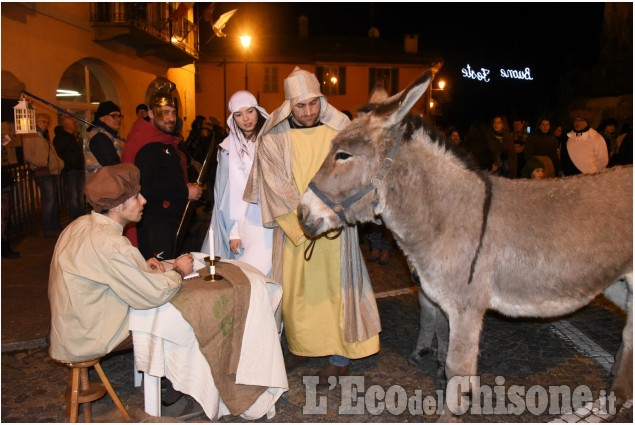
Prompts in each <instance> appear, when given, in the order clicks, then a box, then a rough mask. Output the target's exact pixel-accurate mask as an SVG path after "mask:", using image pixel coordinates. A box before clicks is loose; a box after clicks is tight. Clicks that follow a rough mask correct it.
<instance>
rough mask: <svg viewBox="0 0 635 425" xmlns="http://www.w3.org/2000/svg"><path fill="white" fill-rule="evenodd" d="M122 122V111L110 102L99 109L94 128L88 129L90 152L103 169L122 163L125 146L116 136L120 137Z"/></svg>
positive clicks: (103, 103)
mask: <svg viewBox="0 0 635 425" xmlns="http://www.w3.org/2000/svg"><path fill="white" fill-rule="evenodd" d="M122 120H123V115H122V114H121V109H119V106H117V105H115V103H114V102H111V101H110V100H108V101H106V102H102V103H100V104H99V106H98V107H97V112H95V120H94V121H93V124H94V126H92V127H89V128H88V137H89V138H90V142H89V147H90V152H91V153H92V154H93V155H94V156H95V159H97V162H99V165H100V166H102V167H104V166H106V165H114V164H119V163H120V162H121V152H122V151H123V144H122V143H121V141H120V140H118V139H117V138H116V137H115V136H117V135H118V134H117V133H118V132H119V128H120V127H121V121H122ZM93 172H94V171H93Z"/></svg>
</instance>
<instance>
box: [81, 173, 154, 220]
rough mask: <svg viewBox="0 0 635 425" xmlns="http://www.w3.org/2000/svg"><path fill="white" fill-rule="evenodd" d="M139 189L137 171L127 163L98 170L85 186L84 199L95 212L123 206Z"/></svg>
mask: <svg viewBox="0 0 635 425" xmlns="http://www.w3.org/2000/svg"><path fill="white" fill-rule="evenodd" d="M140 189H141V185H140V184H139V169H138V168H137V167H135V166H134V165H132V164H128V163H125V164H117V165H109V166H107V167H103V168H100V169H99V170H97V172H96V173H95V174H93V175H92V176H90V178H89V179H88V181H87V182H86V186H85V192H86V198H87V199H88V202H89V203H90V205H91V206H92V207H93V209H94V210H95V211H96V212H102V211H104V210H109V209H110V208H113V207H116V206H117V205H119V204H123V203H124V202H125V201H126V200H127V199H128V198H131V197H133V196H134V195H136V194H137V193H139V190H140Z"/></svg>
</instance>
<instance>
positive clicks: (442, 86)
mask: <svg viewBox="0 0 635 425" xmlns="http://www.w3.org/2000/svg"><path fill="white" fill-rule="evenodd" d="M437 86H438V88H436V89H435V88H432V87H430V101H429V103H428V106H429V107H430V109H432V108H434V106H435V105H436V104H435V103H434V99H433V98H432V92H433V91H443V89H445V81H444V80H439V82H438V83H437Z"/></svg>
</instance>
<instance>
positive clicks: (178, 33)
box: [90, 2, 199, 59]
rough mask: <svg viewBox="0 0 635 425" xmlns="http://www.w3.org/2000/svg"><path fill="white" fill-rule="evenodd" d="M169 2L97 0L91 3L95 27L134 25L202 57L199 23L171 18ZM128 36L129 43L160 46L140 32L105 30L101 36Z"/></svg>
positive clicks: (136, 45)
mask: <svg viewBox="0 0 635 425" xmlns="http://www.w3.org/2000/svg"><path fill="white" fill-rule="evenodd" d="M172 11H173V10H172V6H171V4H169V3H142V2H139V3H126V2H99V3H98V2H94V3H91V4H90V22H91V25H93V27H96V26H97V27H101V28H104V27H118V28H122V27H123V28H125V27H129V28H134V29H136V30H137V31H140V32H141V33H145V34H147V35H149V36H151V37H152V38H154V39H156V40H157V41H160V42H162V43H167V44H169V45H171V46H174V47H175V48H177V49H179V50H181V51H183V52H185V53H186V54H187V55H189V56H190V57H192V58H194V59H198V56H199V51H198V25H196V24H194V23H193V22H191V21H189V20H187V18H185V17H183V18H178V19H175V20H173V19H171V18H170V16H171V14H172ZM126 36H127V40H126V41H127V44H131V45H133V46H135V47H140V46H144V47H147V48H148V49H156V46H151V45H149V43H148V42H147V40H143V37H139V36H138V34H130V33H125V34H124V33H121V32H114V31H113V32H108V31H102V32H100V33H99V35H98V36H97V38H98V39H114V38H117V37H119V38H122V37H126Z"/></svg>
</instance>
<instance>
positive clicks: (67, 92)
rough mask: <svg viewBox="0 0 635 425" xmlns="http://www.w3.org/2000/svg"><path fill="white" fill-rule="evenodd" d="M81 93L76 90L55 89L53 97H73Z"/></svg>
mask: <svg viewBox="0 0 635 425" xmlns="http://www.w3.org/2000/svg"><path fill="white" fill-rule="evenodd" d="M81 95H82V94H81V93H80V92H78V91H77V90H64V89H57V92H56V93H55V97H75V96H81Z"/></svg>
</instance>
